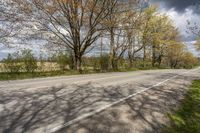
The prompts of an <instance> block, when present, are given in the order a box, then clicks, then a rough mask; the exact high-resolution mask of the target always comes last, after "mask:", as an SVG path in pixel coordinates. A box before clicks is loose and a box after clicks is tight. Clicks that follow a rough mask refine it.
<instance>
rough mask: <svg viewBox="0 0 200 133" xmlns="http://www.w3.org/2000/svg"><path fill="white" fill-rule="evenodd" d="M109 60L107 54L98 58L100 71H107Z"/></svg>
mask: <svg viewBox="0 0 200 133" xmlns="http://www.w3.org/2000/svg"><path fill="white" fill-rule="evenodd" d="M109 59H110V57H109V55H108V54H104V55H102V56H101V57H100V66H101V70H103V71H107V70H108V69H109Z"/></svg>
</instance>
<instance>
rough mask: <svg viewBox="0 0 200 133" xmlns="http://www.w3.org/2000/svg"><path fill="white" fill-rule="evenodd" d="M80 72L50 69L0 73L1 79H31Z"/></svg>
mask: <svg viewBox="0 0 200 133" xmlns="http://www.w3.org/2000/svg"><path fill="white" fill-rule="evenodd" d="M76 74H79V73H78V72H76V71H50V72H34V73H29V72H20V73H7V72H2V73H0V80H2V81H3V80H17V79H29V78H38V77H41V78H42V77H53V76H62V75H63V76H64V75H76Z"/></svg>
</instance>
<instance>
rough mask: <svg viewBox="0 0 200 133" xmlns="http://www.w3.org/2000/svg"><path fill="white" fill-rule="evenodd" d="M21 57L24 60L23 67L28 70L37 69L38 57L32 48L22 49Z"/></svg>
mask: <svg viewBox="0 0 200 133" xmlns="http://www.w3.org/2000/svg"><path fill="white" fill-rule="evenodd" d="M21 54H22V55H21V56H22V57H21V59H22V62H23V67H24V69H25V71H26V72H32V73H33V72H34V71H35V70H36V69H37V67H38V66H37V59H36V58H35V57H34V54H33V53H32V51H31V50H29V49H25V50H22V51H21Z"/></svg>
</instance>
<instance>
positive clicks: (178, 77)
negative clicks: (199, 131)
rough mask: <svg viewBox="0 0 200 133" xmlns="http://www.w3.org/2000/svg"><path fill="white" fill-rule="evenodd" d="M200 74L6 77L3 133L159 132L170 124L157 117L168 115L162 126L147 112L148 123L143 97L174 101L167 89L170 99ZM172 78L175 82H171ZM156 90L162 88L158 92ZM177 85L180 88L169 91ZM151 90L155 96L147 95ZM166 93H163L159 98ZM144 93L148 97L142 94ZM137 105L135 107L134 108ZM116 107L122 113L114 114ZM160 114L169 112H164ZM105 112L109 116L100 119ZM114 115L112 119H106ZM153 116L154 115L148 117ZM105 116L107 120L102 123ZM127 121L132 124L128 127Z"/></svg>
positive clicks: (0, 84) (0, 90) (0, 89)
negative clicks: (128, 116) (7, 79)
mask: <svg viewBox="0 0 200 133" xmlns="http://www.w3.org/2000/svg"><path fill="white" fill-rule="evenodd" d="M199 72H200V71H199V69H193V70H184V69H182V70H149V71H137V72H122V73H104V74H91V75H75V76H62V77H51V78H38V79H27V80H16V81H0V95H1V96H0V119H1V121H0V132H12V133H20V132H34V133H40V132H41V133H43V132H63V133H65V132H67V133H68V132H69V133H73V132H78V133H79V132H80V133H88V132H89V133H90V132H91V133H92V132H105V133H106V132H111V133H112V132H113V133H123V132H124V133H126V132H131V131H134V133H135V132H136V133H137V132H138V133H140V132H142V133H143V132H144V133H145V132H147V131H141V129H146V130H147V129H148V130H150V131H152V132H155V131H158V129H157V127H158V126H160V123H162V121H163V122H164V120H162V119H163V118H162V117H163V115H157V116H158V118H159V116H160V117H161V116H162V117H161V118H160V119H158V124H156V125H154V124H153V125H152V123H155V121H153V122H152V123H151V121H148V120H146V116H145V120H146V122H142V123H141V121H142V118H144V116H143V115H142V114H143V113H144V112H143V111H144V110H143V111H138V112H137V110H139V109H138V106H135V105H137V104H139V105H140V104H141V103H140V102H139V101H141V100H142V101H143V100H145V99H146V98H148V97H149V96H151V98H153V99H152V100H151V98H149V101H151V102H153V101H154V100H155V99H159V100H158V103H159V101H161V100H162V101H165V102H168V101H167V100H166V99H163V98H164V97H163V95H165V93H166V97H170V96H171V94H174V93H175V92H176V90H177V89H180V86H181V85H183V84H184V86H182V88H187V86H188V85H189V83H190V82H191V80H193V79H196V78H199V77H198V76H200V74H199ZM172 81H173V83H170V82H172ZM170 85H171V88H170ZM166 86H167V88H166ZM162 87H163V89H162ZM174 87H175V88H174ZM155 88H156V89H159V91H160V90H161V92H159V93H158V92H157V91H156V92H153V90H154V91H155ZM172 88H173V90H174V91H169V90H170V89H172ZM182 90H184V89H182ZM147 92H149V93H151V95H150V94H149V93H148V94H146V93H147ZM164 92H165V93H164ZM181 92H182V91H180V90H179V91H177V92H176V93H177V94H176V95H175V98H174V100H175V101H174V102H175V103H176V102H177V101H178V100H179V99H176V98H178V96H180V98H181V97H182V96H183V93H184V92H185V91H183V92H182V93H181ZM157 93H158V94H157ZM163 93H164V94H163ZM179 93H180V94H179ZM161 94H162V97H161V98H158V97H160V95H161ZM142 95H145V96H144V97H141V96H142ZM168 95H169V96H168ZM176 96H177V97H176ZM166 97H165V98H166ZM134 98H136V99H134ZM137 98H139V99H137ZM170 99H172V98H170ZM130 100H133V101H130ZM127 101H128V103H126V102H127ZM124 102H125V103H124ZM133 103H134V106H133V107H132V106H130V105H132V104H133ZM170 103H171V102H170ZM153 105H157V104H156V103H154V104H152V105H151V106H152V108H153ZM175 105H176V104H175ZM148 106H149V105H148ZM151 106H150V108H151ZM115 107H116V108H117V110H118V112H117V113H116V112H112V111H111V112H110V110H113V108H115ZM131 107H132V108H131ZM164 107H165V106H164ZM166 107H168V106H166ZM152 108H151V109H152ZM170 108H172V107H169V109H170ZM158 109H159V110H160V109H162V107H160V108H158ZM167 109H168V108H167ZM114 110H116V109H114ZM125 110H127V112H129V113H130V112H132V111H133V110H134V112H132V113H130V114H131V115H133V114H134V113H135V114H140V113H141V114H140V117H141V118H140V117H138V118H140V119H139V120H138V119H136V118H134V117H133V118H132V119H133V120H132V121H130V120H126V118H127V116H126V115H127V114H128V113H127V112H124V111H125ZM131 110H132V111H131ZM146 111H147V109H146ZM166 111H167V110H166ZM136 112H137V113H136ZM148 113H149V112H146V114H148ZM160 113H161V114H163V113H166V112H165V110H163V111H160ZM119 114H121V115H119ZM110 115H111V116H110ZM117 115H119V116H117ZM99 116H101V118H104V117H105V116H106V117H105V118H104V119H103V120H100V118H99ZM109 117H110V119H109V120H106V119H107V118H109ZM119 117H120V120H119ZM121 117H122V118H121ZM148 118H151V117H150V116H148V115H147V119H148ZM121 119H122V121H123V122H121ZM151 119H152V118H151ZM105 120H106V123H101V121H105ZM160 120H161V121H160ZM114 121H115V122H118V123H117V124H119V125H117V124H116V123H115V122H114ZM159 121H160V122H159ZM91 122H92V123H91ZM86 123H90V124H86ZM124 123H126V124H125V125H124V126H123V124H124ZM142 124H143V126H142ZM162 124H163V123H162ZM106 126H108V127H106ZM120 126H122V127H121V128H120ZM127 126H129V127H127ZM119 128H120V129H119ZM121 129H123V130H121Z"/></svg>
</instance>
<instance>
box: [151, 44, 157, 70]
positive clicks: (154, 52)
mask: <svg viewBox="0 0 200 133" xmlns="http://www.w3.org/2000/svg"><path fill="white" fill-rule="evenodd" d="M155 63H156V51H155V45H154V44H153V46H152V67H155Z"/></svg>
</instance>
